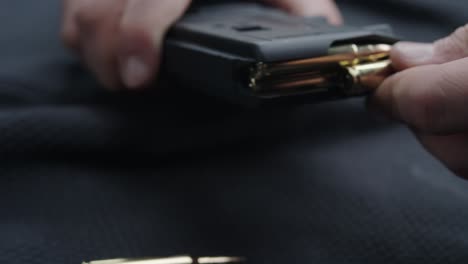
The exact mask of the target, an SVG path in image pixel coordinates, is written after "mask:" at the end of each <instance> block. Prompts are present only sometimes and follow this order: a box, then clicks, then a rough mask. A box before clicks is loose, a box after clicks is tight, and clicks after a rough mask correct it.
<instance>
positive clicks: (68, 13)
mask: <svg viewBox="0 0 468 264" xmlns="http://www.w3.org/2000/svg"><path fill="white" fill-rule="evenodd" d="M79 4H80V2H79V1H75V0H64V1H63V17H62V29H61V35H62V40H63V42H64V43H65V45H66V46H67V47H68V48H70V49H73V50H76V49H78V44H79V29H78V26H77V24H76V19H75V17H76V13H77V11H78V7H79Z"/></svg>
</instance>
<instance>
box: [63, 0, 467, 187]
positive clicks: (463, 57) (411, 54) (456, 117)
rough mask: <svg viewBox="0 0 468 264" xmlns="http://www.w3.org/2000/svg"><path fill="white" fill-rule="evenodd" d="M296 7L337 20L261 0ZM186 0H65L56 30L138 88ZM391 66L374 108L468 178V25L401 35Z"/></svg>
mask: <svg viewBox="0 0 468 264" xmlns="http://www.w3.org/2000/svg"><path fill="white" fill-rule="evenodd" d="M263 2H265V3H267V4H271V5H274V6H277V7H279V8H282V9H284V10H286V11H288V12H291V13H293V14H296V15H304V16H325V17H327V18H328V20H329V22H330V23H332V24H335V25H338V24H341V23H342V18H341V15H340V12H339V11H338V9H337V7H336V5H335V3H334V1H331V0H263ZM190 3H191V0H99V1H97V0H64V16H63V27H62V36H63V39H64V42H65V44H66V45H67V46H68V47H69V48H71V49H73V50H74V51H75V52H77V53H78V54H79V55H80V57H81V58H82V60H83V62H84V63H85V64H86V65H87V66H88V67H89V69H90V70H91V71H92V72H93V73H94V74H95V75H96V76H97V78H98V80H99V81H100V82H101V83H102V84H103V86H105V87H107V88H108V89H112V90H124V89H127V90H141V89H145V88H148V87H149V85H150V84H151V83H153V82H154V80H155V79H156V78H157V74H158V70H159V67H160V58H161V53H162V50H161V49H162V42H163V39H164V37H165V35H166V33H167V31H168V29H169V28H170V26H171V25H172V24H173V23H174V22H175V21H177V20H178V19H179V18H180V17H181V16H183V14H184V13H185V11H186V10H187V8H188V6H189V5H190ZM391 56H392V60H393V64H394V68H395V70H396V71H397V73H396V74H394V75H393V76H391V77H390V78H388V79H387V80H386V81H385V82H384V83H383V84H382V85H381V87H379V88H378V89H377V91H376V92H375V94H374V95H373V96H372V97H371V100H370V102H371V104H370V105H371V106H372V108H373V109H379V110H380V111H381V112H383V113H386V114H387V115H389V116H391V117H392V118H395V119H397V120H399V121H401V122H403V123H405V124H407V125H408V126H410V127H411V128H412V129H413V131H414V132H415V134H416V135H417V137H418V139H419V140H420V141H421V142H422V144H423V145H424V146H425V147H426V149H427V150H428V151H430V152H431V153H432V154H433V155H434V156H435V157H437V158H439V159H440V160H441V161H442V162H443V163H444V164H445V165H446V166H447V167H448V168H450V169H451V170H452V171H454V172H455V173H457V174H458V175H460V176H463V177H467V178H468V158H467V157H468V26H465V27H462V28H460V29H458V30H457V31H456V32H455V33H454V34H453V35H451V36H449V37H447V38H445V39H443V40H439V41H437V42H435V43H433V44H419V43H404V42H403V43H399V44H397V45H396V46H395V48H394V50H393V51H392V54H391Z"/></svg>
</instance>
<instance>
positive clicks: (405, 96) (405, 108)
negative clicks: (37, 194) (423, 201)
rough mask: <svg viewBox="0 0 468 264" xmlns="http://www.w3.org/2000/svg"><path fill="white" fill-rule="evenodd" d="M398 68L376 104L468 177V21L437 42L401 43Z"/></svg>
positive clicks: (397, 51)
mask: <svg viewBox="0 0 468 264" xmlns="http://www.w3.org/2000/svg"><path fill="white" fill-rule="evenodd" d="M391 57H392V60H393V64H394V67H395V69H396V70H398V71H400V72H399V73H397V74H395V75H394V76H392V77H390V78H388V79H387V80H386V81H385V82H384V83H383V84H382V86H381V87H380V88H379V89H378V90H377V91H376V93H375V95H374V96H373V98H371V106H372V107H373V108H374V107H377V108H378V109H380V110H383V112H384V113H387V114H389V115H390V116H392V117H393V118H396V119H397V120H400V121H402V122H404V123H406V124H408V125H409V126H410V127H411V128H412V129H413V130H414V132H415V133H416V135H417V137H418V139H419V140H420V141H421V142H422V144H423V145H424V146H425V147H426V149H428V150H429V151H430V152H431V153H432V154H433V155H435V156H436V157H437V158H439V159H440V160H441V161H442V162H443V163H444V164H445V165H446V166H447V167H448V168H450V169H451V170H452V171H454V172H455V173H457V174H458V175H460V176H463V177H466V178H468V25H466V26H464V27H461V28H459V29H458V30H457V31H456V32H455V33H454V34H452V35H451V36H449V37H447V38H445V39H442V40H439V41H437V42H435V43H433V44H418V43H399V44H397V45H396V46H395V48H394V50H393V51H392V54H391Z"/></svg>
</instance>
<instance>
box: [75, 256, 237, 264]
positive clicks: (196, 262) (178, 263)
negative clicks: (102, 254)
mask: <svg viewBox="0 0 468 264" xmlns="http://www.w3.org/2000/svg"><path fill="white" fill-rule="evenodd" d="M236 263H239V264H240V263H245V259H244V258H242V257H190V256H175V257H167V258H142V259H111V260H98V261H91V262H83V264H236Z"/></svg>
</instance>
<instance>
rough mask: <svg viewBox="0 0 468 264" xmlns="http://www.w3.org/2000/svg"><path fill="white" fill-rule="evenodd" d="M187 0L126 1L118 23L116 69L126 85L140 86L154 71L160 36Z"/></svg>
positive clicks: (176, 18) (181, 12)
mask: <svg viewBox="0 0 468 264" xmlns="http://www.w3.org/2000/svg"><path fill="white" fill-rule="evenodd" d="M189 4H190V0H157V1H155V0H128V2H127V6H126V8H125V12H124V14H123V17H122V21H121V24H120V29H121V32H120V36H119V43H120V45H119V55H118V57H119V71H120V74H121V78H122V81H123V83H124V85H125V86H126V87H127V88H130V89H136V88H141V87H144V86H145V85H147V84H148V83H149V82H151V81H152V80H153V79H154V77H155V75H156V74H157V71H158V68H159V62H160V58H161V49H162V43H163V39H164V36H165V35H166V32H167V30H168V29H169V28H170V26H171V25H172V24H173V23H174V22H176V21H177V20H178V19H179V18H180V17H181V16H182V15H183V14H184V12H185V10H186V9H187V8H188V6H189Z"/></svg>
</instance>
